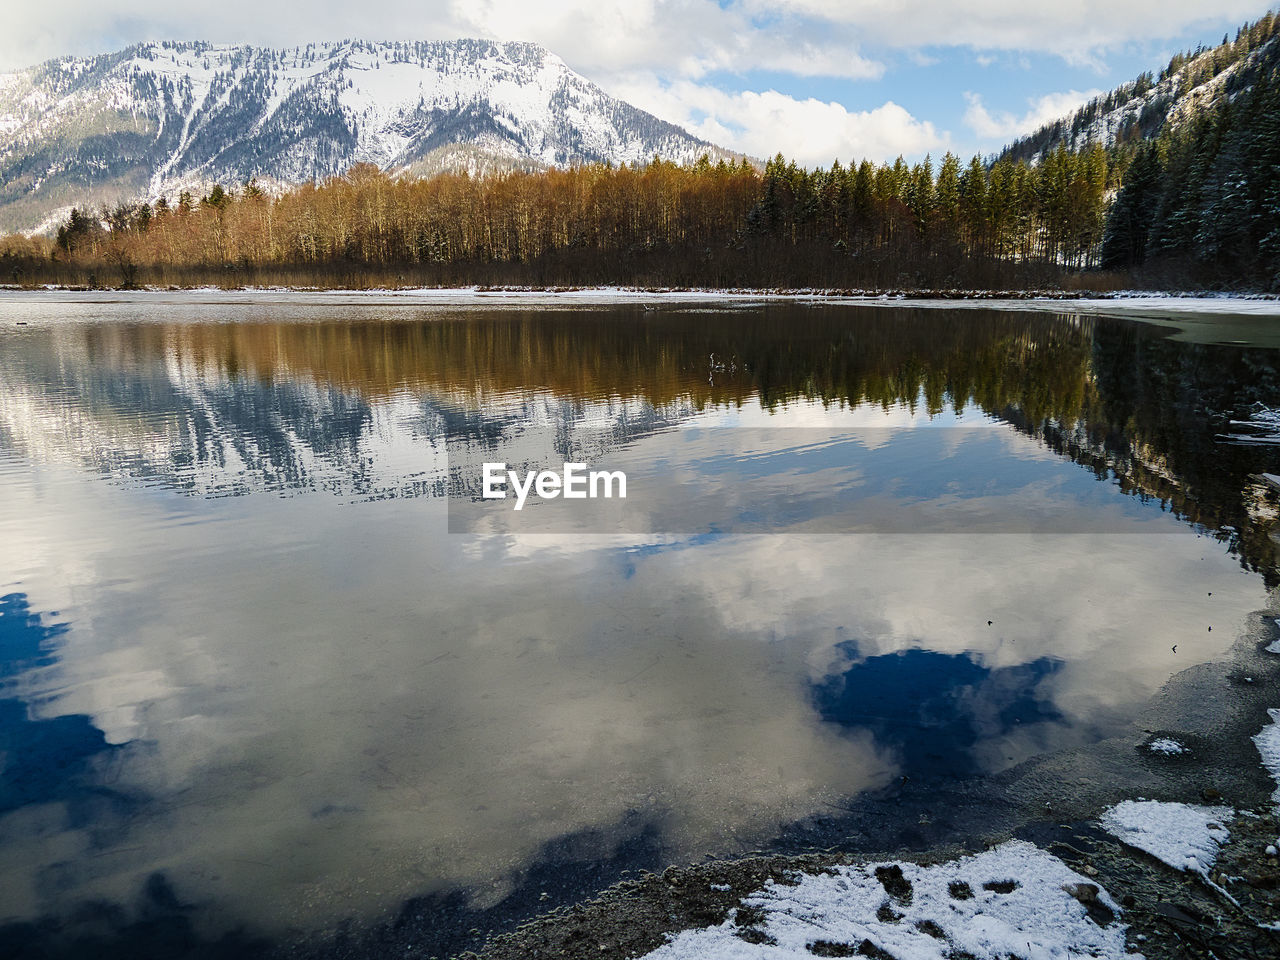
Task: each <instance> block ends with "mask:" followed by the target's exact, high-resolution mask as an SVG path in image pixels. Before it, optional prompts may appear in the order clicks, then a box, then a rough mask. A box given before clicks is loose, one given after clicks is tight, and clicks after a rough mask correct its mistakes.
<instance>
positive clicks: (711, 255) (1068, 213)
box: [0, 147, 1117, 288]
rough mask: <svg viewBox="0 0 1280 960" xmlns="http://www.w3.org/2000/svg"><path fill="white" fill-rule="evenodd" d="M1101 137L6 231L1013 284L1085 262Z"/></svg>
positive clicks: (103, 241) (390, 186) (411, 278)
mask: <svg viewBox="0 0 1280 960" xmlns="http://www.w3.org/2000/svg"><path fill="white" fill-rule="evenodd" d="M1116 176H1117V171H1116V170H1115V169H1114V168H1113V167H1112V165H1111V164H1110V163H1109V161H1108V158H1107V154H1106V152H1105V151H1104V150H1103V149H1102V148H1100V147H1095V148H1091V149H1089V150H1085V151H1079V152H1071V151H1068V150H1065V149H1060V150H1057V151H1054V152H1053V153H1051V154H1050V155H1049V156H1047V157H1046V158H1044V160H1043V161H1041V162H1040V163H1038V164H1035V165H1031V164H1028V163H1025V162H1015V161H1011V160H1001V161H999V162H996V163H994V164H992V165H988V164H985V163H983V162H982V160H981V159H980V158H978V157H974V158H972V159H971V160H970V161H969V162H968V163H967V164H962V162H961V161H960V160H959V158H957V157H956V156H954V155H952V154H950V153H948V154H947V155H946V156H944V157H943V158H942V159H941V161H940V162H938V163H937V164H936V165H935V163H934V162H933V161H932V159H931V158H925V159H924V160H922V161H920V162H918V163H915V164H908V163H907V162H906V161H905V160H903V159H902V158H899V159H897V160H896V161H895V162H893V163H891V164H889V163H882V164H878V165H876V164H872V163H871V162H869V161H865V160H864V161H863V162H861V163H859V164H856V165H854V164H850V165H849V166H843V165H841V164H840V163H839V162H835V163H833V164H832V165H831V166H830V167H828V168H817V169H806V168H803V167H801V166H798V165H797V164H795V163H794V162H788V161H787V160H785V159H784V158H783V157H782V156H781V155H778V156H777V157H775V158H774V159H772V160H770V161H768V162H767V163H766V164H765V165H764V166H763V168H760V167H757V166H755V165H753V164H751V163H749V162H748V161H746V160H741V161H737V162H725V161H720V162H717V163H712V162H711V161H710V160H709V159H708V158H706V157H704V158H702V159H701V160H700V161H699V162H697V163H695V164H691V165H676V164H673V163H669V162H664V161H662V160H659V159H656V158H655V159H654V160H653V161H652V162H650V163H647V164H643V165H623V166H612V165H609V164H588V165H582V166H575V167H571V168H567V169H550V170H545V171H535V172H528V171H513V172H509V173H504V174H500V175H494V176H487V177H471V176H468V175H466V174H463V173H445V174H440V175H436V176H432V177H427V178H409V177H400V176H392V175H389V174H387V173H384V172H382V171H380V170H378V169H377V168H376V167H374V166H372V165H368V164H361V165H358V166H356V167H353V168H352V169H351V170H350V171H349V172H348V173H347V174H346V175H344V176H341V177H335V178H332V179H330V180H327V181H325V182H323V183H318V184H305V185H303V186H301V187H298V188H296V189H293V190H290V191H288V192H286V193H284V194H282V195H280V196H276V197H271V196H268V195H267V194H266V193H264V192H263V191H262V190H261V189H259V188H258V187H257V185H256V184H254V183H252V182H250V183H247V184H244V185H243V186H241V187H240V188H238V189H234V190H228V189H224V188H223V187H221V186H215V187H214V188H213V189H212V190H211V191H210V192H209V193H208V194H206V195H204V196H202V197H199V198H196V197H195V196H193V195H192V194H190V193H189V192H183V193H181V194H180V195H179V196H178V197H177V198H176V199H174V200H172V201H171V200H170V199H169V198H165V197H162V198H160V199H159V200H157V201H156V202H155V203H132V204H121V205H118V206H117V207H115V208H114V209H110V210H102V211H96V212H89V211H83V210H73V211H72V212H71V215H70V216H69V217H68V219H67V221H66V222H65V223H64V224H63V225H62V227H61V228H60V229H59V230H58V232H57V236H56V238H54V239H53V240H52V241H51V242H45V241H41V240H22V239H19V238H10V239H9V240H8V241H7V242H4V243H0V268H7V269H6V270H5V272H6V273H9V274H10V275H11V277H12V278H13V279H15V280H17V281H18V282H23V281H24V280H31V281H36V280H43V279H48V278H53V279H63V280H64V282H65V281H66V280H67V278H74V277H77V276H78V277H80V278H81V280H80V282H89V283H94V282H96V283H100V284H103V285H113V286H131V285H135V284H139V283H178V284H183V283H193V282H220V283H230V284H238V283H252V282H261V281H264V280H266V281H270V280H273V279H274V280H277V281H280V282H293V283H302V284H314V285H330V286H334V285H347V284H354V285H356V286H362V285H372V284H378V285H381V284H391V285H405V284H415V283H424V284H446V285H447V284H456V283H482V284H483V283H535V284H553V285H577V284H588V283H626V284H640V285H648V286H687V285H702V286H742V287H760V286H771V287H772V286H789V287H804V286H822V287H834V288H839V287H873V288H891V287H926V286H932V287H944V286H945V287H956V286H985V287H1020V286H1036V285H1043V284H1049V283H1055V282H1058V281H1060V280H1061V279H1062V277H1063V276H1064V274H1065V272H1067V271H1070V270H1077V269H1083V268H1088V267H1093V266H1096V265H1097V264H1098V262H1099V256H1100V252H1101V241H1102V237H1103V229H1104V223H1105V209H1106V197H1107V191H1108V189H1109V188H1110V187H1113V186H1114V183H1115V179H1116Z"/></svg>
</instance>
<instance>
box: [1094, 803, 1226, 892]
mask: <svg viewBox="0 0 1280 960" xmlns="http://www.w3.org/2000/svg"><path fill="white" fill-rule="evenodd" d="M1234 813H1235V811H1233V810H1232V809H1231V808H1230V807H1196V806H1192V805H1190V804H1186V803H1162V802H1160V801H1158V800H1125V801H1124V802H1122V803H1118V804H1116V805H1115V806H1114V807H1112V808H1111V809H1110V810H1108V811H1107V812H1106V813H1104V814H1103V815H1102V826H1103V827H1104V828H1105V829H1106V830H1107V831H1108V832H1110V833H1112V834H1114V835H1115V836H1116V837H1118V838H1119V839H1120V840H1122V841H1123V842H1124V843H1127V844H1128V845H1129V846H1131V847H1137V848H1138V849H1139V850H1144V851H1146V852H1147V853H1149V854H1151V855H1152V856H1153V857H1155V858H1156V859H1158V860H1162V861H1163V862H1165V863H1167V864H1168V865H1169V866H1171V867H1173V868H1174V869H1175V870H1188V871H1190V872H1191V873H1198V874H1200V875H1201V876H1208V873H1209V868H1210V867H1212V866H1213V864H1214V861H1216V860H1217V859H1218V848H1219V847H1220V846H1221V845H1222V844H1224V843H1226V842H1227V841H1228V840H1229V839H1230V838H1231V834H1230V831H1228V830H1227V828H1226V827H1224V826H1223V825H1222V824H1223V823H1224V822H1225V821H1226V820H1228V819H1229V818H1230V817H1232V816H1233V815H1234Z"/></svg>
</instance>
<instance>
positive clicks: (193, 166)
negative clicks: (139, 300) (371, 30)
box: [0, 40, 731, 230]
mask: <svg viewBox="0 0 1280 960" xmlns="http://www.w3.org/2000/svg"><path fill="white" fill-rule="evenodd" d="M703 153H709V154H711V156H712V157H713V159H714V158H719V157H729V156H731V155H730V154H729V153H728V152H727V151H724V150H722V149H720V148H718V147H715V146H713V145H711V144H709V143H706V142H705V141H702V140H699V139H697V138H695V137H693V136H691V135H690V134H688V133H687V132H685V131H684V130H682V129H680V128H679V127H677V126H675V125H673V124H670V123H666V122H664V121H662V120H659V119H658V118H657V117H654V116H653V115H651V114H648V113H645V112H644V111H643V110H639V109H637V108H636V107H633V106H631V105H630V104H627V103H625V102H623V101H621V100H617V99H615V98H613V97H610V96H609V95H608V94H606V93H605V92H604V91H603V90H601V89H600V88H599V87H597V86H596V85H595V84H593V83H592V82H590V81H589V80H587V79H585V78H584V77H582V76H580V75H578V74H576V73H574V72H573V71H572V70H570V69H569V68H568V66H566V65H565V63H564V61H562V60H561V59H560V58H559V57H557V56H555V55H554V54H552V53H550V52H549V51H547V50H545V49H544V48H542V47H540V46H537V45H536V44H532V43H514V42H513V43H499V42H491V41H487V40H456V41H449V42H432V43H427V42H384V43H369V42H364V41H343V42H339V43H324V44H309V45H307V46H305V47H296V48H292V49H267V48H259V47H249V46H219V45H214V44H209V43H174V42H164V43H146V44H140V45H138V46H134V47H130V48H128V49H126V50H122V51H120V52H118V53H113V54H107V55H104V56H99V57H92V58H88V59H77V58H70V57H67V58H62V59H59V60H51V61H48V62H46V63H43V64H41V65H39V66H36V67H32V68H30V69H27V70H22V71H19V72H16V73H10V74H0V229H10V230H11V229H31V228H33V227H36V226H37V225H39V224H41V223H42V222H48V220H49V219H50V218H51V217H56V216H57V215H59V214H61V212H62V211H63V210H64V209H67V208H69V207H70V206H71V205H73V204H79V205H86V204H98V203H104V202H106V203H111V202H115V201H119V200H128V199H134V198H139V197H142V198H148V199H150V198H154V197H158V196H160V195H165V194H168V195H170V199H172V195H173V194H175V193H176V192H177V191H178V190H180V189H183V188H186V187H194V188H197V189H203V188H205V187H207V186H208V185H211V184H212V183H215V182H221V183H223V184H224V185H228V184H235V183H241V182H243V181H245V180H248V179H250V178H257V179H259V180H260V181H261V182H263V183H266V184H280V185H284V184H297V183H302V182H306V181H310V180H314V179H320V178H324V177H329V176H333V175H336V174H340V173H342V172H344V171H345V170H346V169H348V168H349V167H350V166H351V165H352V164H355V163H361V162H367V163H374V164H377V165H378V166H379V167H382V168H383V169H387V170H401V169H405V170H408V171H410V172H413V173H435V172H439V171H442V170H467V171H468V172H471V173H488V172H494V171H501V170H509V169H540V168H544V167H547V166H553V165H567V164H573V163H582V162H593V161H610V162H613V163H632V162H642V161H645V160H649V159H651V158H652V157H654V156H655V155H657V156H660V157H662V158H663V159H666V160H673V161H677V162H688V161H693V160H696V159H697V158H698V157H699V156H701V155H702V154H703Z"/></svg>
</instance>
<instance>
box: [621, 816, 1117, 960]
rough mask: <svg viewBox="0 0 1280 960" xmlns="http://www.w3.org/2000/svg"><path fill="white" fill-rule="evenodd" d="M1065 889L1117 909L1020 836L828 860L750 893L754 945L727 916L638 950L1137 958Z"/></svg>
mask: <svg viewBox="0 0 1280 960" xmlns="http://www.w3.org/2000/svg"><path fill="white" fill-rule="evenodd" d="M886 866H889V867H897V868H899V869H901V871H902V877H903V879H904V880H905V881H906V882H907V883H909V884H910V885H911V897H910V902H904V900H905V899H906V898H905V897H904V898H902V899H897V898H894V897H891V896H890V895H889V893H888V892H887V891H886V889H885V886H884V885H883V884H882V883H881V882H880V880H879V879H877V877H876V868H877V867H880V868H882V869H883V868H884V867H886ZM988 885H990V887H989V886H988ZM895 886H896V884H895ZM1067 887H1072V888H1074V889H1075V890H1077V892H1079V891H1081V890H1087V891H1090V892H1093V891H1096V897H1097V900H1098V901H1099V902H1100V903H1102V904H1104V905H1105V906H1106V907H1108V908H1109V909H1110V910H1111V911H1112V912H1113V913H1115V914H1117V915H1118V914H1119V913H1120V910H1119V907H1117V906H1116V904H1115V903H1114V901H1112V899H1111V897H1110V896H1109V895H1108V894H1107V892H1106V891H1105V890H1101V889H1099V888H1097V886H1096V885H1094V884H1090V883H1089V881H1088V879H1087V878H1085V877H1082V876H1080V875H1079V874H1077V873H1075V872H1074V871H1072V870H1071V869H1070V868H1069V867H1068V866H1067V865H1066V864H1065V863H1063V862H1062V861H1061V860H1059V859H1058V858H1057V857H1054V856H1052V855H1051V854H1048V853H1045V852H1044V851H1043V850H1041V849H1040V848H1038V847H1036V846H1035V845H1034V844H1030V843H1026V842H1023V841H1017V840H1015V841H1011V842H1009V843H1005V844H1002V845H1001V846H999V847H996V848H994V849H992V850H988V851H986V852H985V853H980V854H976V855H974V856H970V857H964V858H962V859H959V860H954V861H950V862H948V863H941V864H938V865H936V866H931V867H922V866H917V865H916V864H912V863H898V864H883V863H880V864H866V865H863V866H849V867H837V868H835V870H834V871H832V872H831V873H830V874H819V875H804V876H802V877H801V878H800V882H799V883H798V884H797V885H795V886H786V885H784V884H779V883H776V882H770V883H769V884H768V885H767V886H766V887H765V888H764V890H763V891H761V892H760V893H759V894H757V895H755V896H753V897H749V898H747V899H746V900H745V901H744V904H745V905H746V906H749V907H754V908H757V909H759V910H762V911H764V920H763V921H762V922H761V923H760V924H757V925H755V926H754V929H756V930H758V931H759V933H762V934H763V935H764V937H763V938H762V937H757V939H761V940H762V942H760V943H750V942H748V941H747V940H744V939H742V938H741V937H739V936H738V933H739V932H741V930H742V928H740V927H737V926H736V925H735V923H734V918H733V917H730V919H729V920H728V921H726V922H725V923H723V924H721V925H719V926H716V927H709V928H705V929H701V930H686V931H684V932H682V933H680V934H678V935H676V936H675V937H673V938H672V940H671V941H670V942H669V943H667V944H666V945H664V946H662V947H659V948H658V949H657V950H655V951H653V952H652V953H650V954H648V956H647V960H730V958H732V960H787V958H797V960H798V958H804V960H811V958H812V957H813V956H815V955H821V954H818V953H817V952H816V951H814V950H812V949H811V947H812V946H813V945H815V944H818V943H819V942H823V941H825V943H826V945H827V946H826V949H827V950H828V951H831V950H838V949H840V948H841V947H844V948H852V949H854V950H857V949H859V948H862V949H863V952H868V953H869V952H871V951H870V950H869V948H865V947H863V944H864V942H867V943H870V944H871V945H872V946H874V947H878V948H879V949H881V950H885V951H887V952H888V953H890V954H892V955H893V956H894V957H896V958H898V960H944V958H946V957H948V956H954V955H955V954H956V953H958V952H967V953H968V954H971V955H972V956H973V957H975V958H981V960H995V958H1004V957H1009V956H1016V957H1036V958H1066V957H1067V956H1068V955H1078V954H1084V955H1086V956H1093V957H1109V958H1111V957H1114V958H1125V957H1138V956H1140V955H1138V954H1130V953H1127V952H1126V950H1125V926H1124V925H1123V924H1121V923H1114V922H1113V923H1109V924H1108V925H1107V926H1105V927H1101V926H1099V925H1098V924H1097V923H1095V922H1094V921H1093V920H1092V919H1090V918H1089V916H1088V914H1087V912H1086V910H1085V908H1084V906H1083V905H1082V904H1081V903H1080V902H1079V901H1077V900H1076V898H1075V896H1073V895H1072V894H1071V893H1068V892H1067V890H1066V889H1065V888H1067ZM1000 891H1006V892H1000ZM890 911H891V913H890ZM893 917H896V919H893ZM922 926H923V927H924V928H925V929H921V927H922ZM938 934H941V935H942V936H941V937H939V936H938ZM766 938H767V939H766ZM770 940H771V941H772V942H769V941H770ZM819 949H822V948H819ZM827 955H836V954H834V953H830V952H828V954H827ZM841 955H842V954H841Z"/></svg>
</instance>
